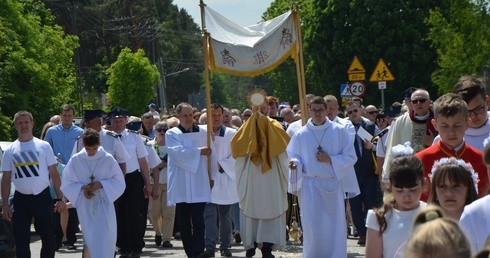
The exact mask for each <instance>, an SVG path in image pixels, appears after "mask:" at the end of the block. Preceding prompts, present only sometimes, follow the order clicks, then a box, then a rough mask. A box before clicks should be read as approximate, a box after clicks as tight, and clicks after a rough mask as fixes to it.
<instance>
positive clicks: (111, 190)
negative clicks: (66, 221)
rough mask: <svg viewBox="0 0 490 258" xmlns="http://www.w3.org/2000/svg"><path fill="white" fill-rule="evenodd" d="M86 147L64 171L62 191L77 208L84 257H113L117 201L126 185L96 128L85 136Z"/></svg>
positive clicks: (71, 160) (88, 131) (89, 130)
mask: <svg viewBox="0 0 490 258" xmlns="http://www.w3.org/2000/svg"><path fill="white" fill-rule="evenodd" d="M82 138H83V144H84V148H83V149H82V150H81V151H80V152H78V153H77V154H75V155H74V156H73V157H72V158H71V159H70V161H69V162H68V164H67V165H66V167H65V170H64V171H63V177H62V184H61V190H62V191H63V194H64V195H65V196H66V198H68V199H69V200H70V202H71V203H72V205H73V207H75V208H76V209H77V214H78V219H79V220H80V225H81V226H82V232H83V240H84V246H85V251H84V252H85V257H89V258H97V257H100V258H107V257H114V252H115V251H116V237H117V224H116V212H115V209H114V201H116V199H117V198H119V196H121V194H122V193H123V192H124V189H125V187H126V184H125V182H124V177H123V174H122V171H121V168H120V167H119V164H118V163H117V161H116V160H115V159H114V158H113V157H112V156H111V155H110V154H109V153H107V152H106V151H105V150H104V148H103V147H101V146H100V136H99V133H98V132H97V131H95V130H94V129H87V130H86V131H85V132H84V134H83V135H82Z"/></svg>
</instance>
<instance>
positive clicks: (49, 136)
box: [44, 124, 83, 164]
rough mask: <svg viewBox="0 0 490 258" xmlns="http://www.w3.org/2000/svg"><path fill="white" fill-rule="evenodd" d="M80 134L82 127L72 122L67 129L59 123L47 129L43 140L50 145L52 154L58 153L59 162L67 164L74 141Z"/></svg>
mask: <svg viewBox="0 0 490 258" xmlns="http://www.w3.org/2000/svg"><path fill="white" fill-rule="evenodd" d="M81 134H83V129H82V128H80V127H78V126H76V125H74V124H72V125H71V126H70V128H68V129H65V128H63V125H62V124H59V125H56V126H52V127H51V128H49V129H48V132H47V133H46V137H45V138H44V140H45V141H47V142H48V143H49V145H51V147H52V148H53V152H54V155H56V156H58V153H59V154H60V155H59V156H60V158H61V163H63V164H67V163H68V160H69V159H70V156H71V152H72V151H73V146H74V145H75V141H76V140H77V137H78V136H79V135H81Z"/></svg>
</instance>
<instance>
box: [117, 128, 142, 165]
mask: <svg viewBox="0 0 490 258" xmlns="http://www.w3.org/2000/svg"><path fill="white" fill-rule="evenodd" d="M121 140H122V142H123V144H124V147H125V148H126V151H127V152H128V154H129V161H128V162H126V174H130V173H133V172H134V171H136V170H139V169H140V165H139V162H138V159H140V158H145V157H146V156H148V151H147V150H146V148H145V145H144V144H143V140H142V139H141V136H140V135H139V133H138V132H136V131H128V130H127V129H124V131H122V132H121Z"/></svg>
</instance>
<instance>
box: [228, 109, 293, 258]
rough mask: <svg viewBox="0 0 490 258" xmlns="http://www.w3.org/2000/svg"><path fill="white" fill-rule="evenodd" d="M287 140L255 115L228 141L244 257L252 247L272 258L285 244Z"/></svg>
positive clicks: (272, 124)
mask: <svg viewBox="0 0 490 258" xmlns="http://www.w3.org/2000/svg"><path fill="white" fill-rule="evenodd" d="M266 105H267V103H266ZM289 139H290V138H289V135H287V133H286V132H285V131H284V129H283V128H282V126H281V125H280V124H279V123H278V122H277V121H275V120H271V119H269V118H268V117H267V116H265V115H263V114H262V113H260V112H258V111H256V112H254V113H253V115H252V116H251V117H250V118H249V119H248V120H247V122H246V123H245V124H243V125H242V127H241V128H240V129H239V130H238V132H237V133H236V134H235V136H234V137H233V139H232V141H231V150H232V155H233V157H234V158H235V159H236V162H235V172H236V175H237V178H236V180H237V185H238V198H239V206H240V234H241V237H242V240H243V246H244V247H245V249H246V250H247V253H246V255H247V257H252V256H253V255H255V247H256V246H258V247H259V248H261V251H262V257H266V258H270V257H274V256H273V255H272V253H271V251H272V250H276V249H278V248H279V247H281V246H284V245H285V244H286V211H287V209H288V201H287V187H288V182H287V174H288V159H287V155H286V147H287V144H288V142H289Z"/></svg>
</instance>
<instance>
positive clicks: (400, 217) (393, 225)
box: [366, 201, 426, 258]
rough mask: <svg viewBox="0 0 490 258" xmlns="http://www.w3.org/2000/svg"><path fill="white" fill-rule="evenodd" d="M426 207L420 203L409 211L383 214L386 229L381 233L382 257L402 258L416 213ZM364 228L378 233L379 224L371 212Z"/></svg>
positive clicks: (393, 210) (423, 203)
mask: <svg viewBox="0 0 490 258" xmlns="http://www.w3.org/2000/svg"><path fill="white" fill-rule="evenodd" d="M425 206H426V203H425V202H422V201H421V202H420V205H419V207H418V208H416V209H414V210H410V211H400V210H397V209H391V210H389V211H388V212H387V213H386V214H385V218H386V224H387V225H388V227H387V228H386V230H385V232H383V257H390V258H392V257H400V258H403V250H404V249H405V243H406V242H407V240H408V237H409V235H410V233H411V232H412V227H413V220H414V219H415V216H416V215H417V213H418V212H419V211H420V210H421V209H422V208H424V207H425ZM366 227H367V228H370V229H374V230H375V231H376V233H378V232H379V224H378V221H377V219H376V215H375V214H374V212H373V210H369V211H368V214H367V217H366Z"/></svg>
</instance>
